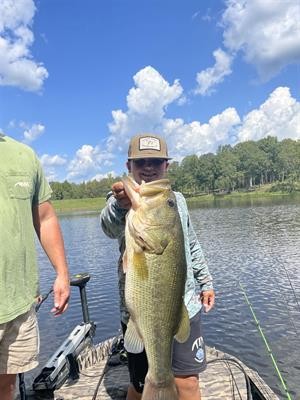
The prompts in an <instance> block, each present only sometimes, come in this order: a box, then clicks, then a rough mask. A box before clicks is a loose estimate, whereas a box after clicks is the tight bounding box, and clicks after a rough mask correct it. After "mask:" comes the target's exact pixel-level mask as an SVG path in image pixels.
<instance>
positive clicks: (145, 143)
mask: <svg viewBox="0 0 300 400" xmlns="http://www.w3.org/2000/svg"><path fill="white" fill-rule="evenodd" d="M140 150H158V151H160V141H159V139H157V138H155V137H142V138H140Z"/></svg>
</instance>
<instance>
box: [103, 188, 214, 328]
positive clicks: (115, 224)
mask: <svg viewBox="0 0 300 400" xmlns="http://www.w3.org/2000/svg"><path fill="white" fill-rule="evenodd" d="M174 193H175V196H176V201H177V207H178V212H179V215H180V219H181V224H182V229H183V235H184V244H185V255H186V261H187V279H186V283H185V294H184V302H185V305H186V307H187V310H188V313H189V317H190V318H192V317H193V316H194V315H196V314H197V313H198V312H199V311H200V309H201V307H202V304H201V301H200V296H199V295H200V292H201V291H203V290H210V289H212V288H213V284H212V277H211V275H210V273H209V269H208V265H207V263H206V260H205V258H204V255H203V252H202V249H201V246H200V243H199V241H198V239H197V236H196V233H195V231H194V229H193V226H192V224H191V221H190V216H189V212H188V208H187V204H186V201H185V198H184V197H183V195H182V194H181V193H179V192H174ZM127 211H128V210H127V209H124V208H121V207H120V206H119V205H118V203H117V200H116V199H115V198H114V197H113V196H112V193H109V195H108V199H107V204H106V206H105V207H104V208H103V210H102V211H101V214H100V222H101V226H102V229H103V232H104V233H105V234H106V235H107V236H108V237H110V238H113V239H118V242H119V250H120V253H121V256H120V258H119V265H118V276H119V292H120V312H121V321H122V322H124V323H125V324H127V322H128V318H129V314H128V311H127V309H126V305H125V274H124V272H123V265H122V257H123V253H124V250H125V216H126V214H127Z"/></svg>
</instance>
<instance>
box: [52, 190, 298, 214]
mask: <svg viewBox="0 0 300 400" xmlns="http://www.w3.org/2000/svg"><path fill="white" fill-rule="evenodd" d="M289 197H290V198H293V199H296V201H299V203H300V192H295V193H293V194H289V193H284V192H267V191H265V190H256V191H254V192H232V193H230V194H224V195H222V194H218V195H213V194H207V195H203V196H196V197H189V198H188V199H187V202H188V204H194V203H197V204H200V203H213V202H215V201H218V202H222V201H224V202H227V201H228V200H236V201H239V200H241V201H244V200H258V201H259V200H262V201H263V200H264V199H266V200H267V199H272V198H273V199H278V198H289ZM52 204H53V205H54V208H55V210H56V211H57V212H58V213H67V212H78V211H100V210H101V209H102V208H103V207H104V205H105V198H103V197H99V198H93V199H92V198H91V199H69V200H53V201H52Z"/></svg>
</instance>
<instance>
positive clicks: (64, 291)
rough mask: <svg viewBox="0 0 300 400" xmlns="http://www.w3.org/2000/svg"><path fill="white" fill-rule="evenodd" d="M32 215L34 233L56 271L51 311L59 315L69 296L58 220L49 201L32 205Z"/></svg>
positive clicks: (66, 269) (67, 273)
mask: <svg viewBox="0 0 300 400" xmlns="http://www.w3.org/2000/svg"><path fill="white" fill-rule="evenodd" d="M32 215H33V225H34V228H35V231H36V234H37V236H38V238H39V241H40V243H41V245H42V247H43V249H44V251H45V253H46V254H47V256H48V258H49V260H50V262H51V264H52V265H53V267H54V269H55V271H56V279H55V282H54V285H53V292H54V308H53V309H52V310H51V312H53V313H54V315H59V314H62V313H63V312H64V311H65V310H66V308H67V307H68V300H69V297H70V284H69V272H68V266H67V262H66V257H65V250H64V242H63V237H62V234H61V230H60V226H59V222H58V219H57V216H56V214H55V211H54V208H53V206H52V204H51V203H50V202H49V201H45V202H44V203H41V204H38V205H35V206H33V209H32Z"/></svg>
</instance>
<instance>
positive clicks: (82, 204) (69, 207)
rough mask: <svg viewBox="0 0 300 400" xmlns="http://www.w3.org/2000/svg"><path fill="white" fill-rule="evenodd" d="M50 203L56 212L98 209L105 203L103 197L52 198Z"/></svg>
mask: <svg viewBox="0 0 300 400" xmlns="http://www.w3.org/2000/svg"><path fill="white" fill-rule="evenodd" d="M52 204H53V206H54V208H55V210H56V211H57V212H58V213H66V212H76V211H100V210H101V209H102V208H103V207H104V205H105V198H103V197H98V198H93V199H66V200H53V201H52Z"/></svg>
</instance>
